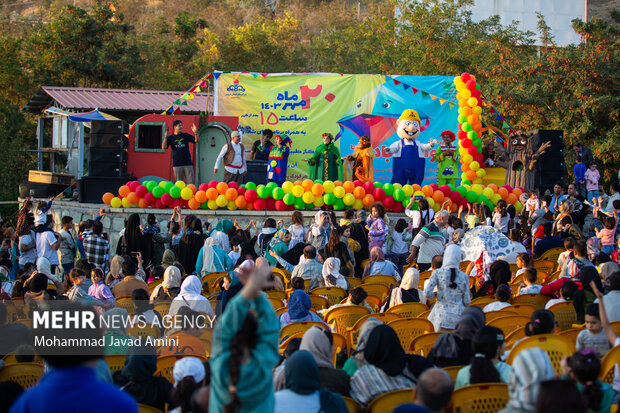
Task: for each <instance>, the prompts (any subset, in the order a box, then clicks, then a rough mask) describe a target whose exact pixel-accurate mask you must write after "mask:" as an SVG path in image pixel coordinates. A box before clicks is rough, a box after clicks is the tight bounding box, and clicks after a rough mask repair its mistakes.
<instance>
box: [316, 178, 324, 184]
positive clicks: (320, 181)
mask: <svg viewBox="0 0 620 413" xmlns="http://www.w3.org/2000/svg"><path fill="white" fill-rule="evenodd" d="M314 183H315V184H321V185H323V180H322V179H315V180H314Z"/></svg>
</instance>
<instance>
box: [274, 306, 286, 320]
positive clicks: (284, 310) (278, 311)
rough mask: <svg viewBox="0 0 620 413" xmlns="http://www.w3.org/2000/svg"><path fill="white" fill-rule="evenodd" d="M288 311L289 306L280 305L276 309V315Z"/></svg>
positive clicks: (278, 315)
mask: <svg viewBox="0 0 620 413" xmlns="http://www.w3.org/2000/svg"><path fill="white" fill-rule="evenodd" d="M287 311H288V307H280V308H278V309H276V317H278V318H279V317H280V316H281V315H282V314H284V313H286V312H287Z"/></svg>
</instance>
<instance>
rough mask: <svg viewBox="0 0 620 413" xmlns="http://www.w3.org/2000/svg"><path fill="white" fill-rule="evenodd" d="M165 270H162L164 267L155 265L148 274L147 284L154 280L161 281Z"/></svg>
mask: <svg viewBox="0 0 620 413" xmlns="http://www.w3.org/2000/svg"><path fill="white" fill-rule="evenodd" d="M165 271H166V270H165V269H164V267H162V266H161V265H156V266H154V267H153V268H152V269H151V272H150V274H149V278H148V281H147V282H149V283H150V282H153V281H155V280H161V279H162V278H164V272H165Z"/></svg>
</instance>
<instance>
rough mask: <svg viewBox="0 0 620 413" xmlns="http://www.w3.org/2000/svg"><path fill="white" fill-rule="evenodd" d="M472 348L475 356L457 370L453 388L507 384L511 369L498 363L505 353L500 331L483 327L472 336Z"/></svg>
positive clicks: (504, 344) (490, 327) (502, 336)
mask: <svg viewBox="0 0 620 413" xmlns="http://www.w3.org/2000/svg"><path fill="white" fill-rule="evenodd" d="M472 347H473V350H474V353H475V356H474V358H473V359H472V361H471V364H470V365H469V366H466V367H463V368H462V369H460V370H459V372H458V374H457V376H456V382H455V384H454V388H455V389H458V388H461V387H465V386H469V385H472V384H477V383H508V377H509V376H510V372H511V371H512V367H510V366H509V365H508V364H506V363H504V362H503V361H500V358H501V357H502V356H503V355H504V353H505V351H506V341H505V340H504V333H503V332H502V330H500V329H499V328H497V327H492V326H483V327H482V328H480V330H478V332H476V334H475V335H474V337H473V339H472Z"/></svg>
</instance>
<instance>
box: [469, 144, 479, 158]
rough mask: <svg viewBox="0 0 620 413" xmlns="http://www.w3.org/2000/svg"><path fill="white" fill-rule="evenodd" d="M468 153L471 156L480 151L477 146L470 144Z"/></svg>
mask: <svg viewBox="0 0 620 413" xmlns="http://www.w3.org/2000/svg"><path fill="white" fill-rule="evenodd" d="M467 153H468V154H470V155H471V156H474V155H476V154H477V153H478V148H476V147H475V146H470V147H469V148H467Z"/></svg>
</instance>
